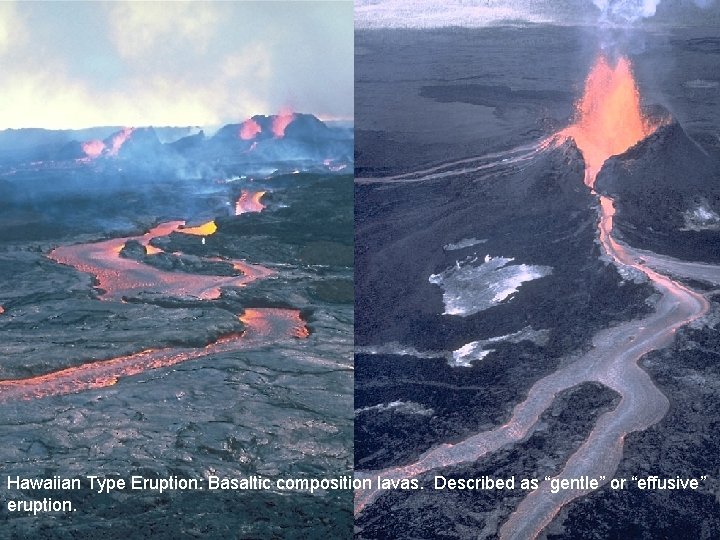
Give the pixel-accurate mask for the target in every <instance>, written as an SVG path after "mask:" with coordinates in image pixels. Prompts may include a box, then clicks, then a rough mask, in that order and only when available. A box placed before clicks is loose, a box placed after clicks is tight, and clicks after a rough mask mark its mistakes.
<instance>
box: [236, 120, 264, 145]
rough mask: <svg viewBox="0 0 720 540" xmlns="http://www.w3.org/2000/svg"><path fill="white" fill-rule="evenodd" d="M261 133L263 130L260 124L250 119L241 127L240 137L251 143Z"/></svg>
mask: <svg viewBox="0 0 720 540" xmlns="http://www.w3.org/2000/svg"><path fill="white" fill-rule="evenodd" d="M261 131H262V128H261V127H260V124H258V123H257V122H256V121H255V120H253V119H252V118H248V119H247V120H245V121H244V122H243V123H242V124H241V125H240V131H239V133H238V136H239V137H240V138H241V139H242V140H243V141H249V140H250V139H254V138H255V137H256V136H257V135H258V133H260V132H261Z"/></svg>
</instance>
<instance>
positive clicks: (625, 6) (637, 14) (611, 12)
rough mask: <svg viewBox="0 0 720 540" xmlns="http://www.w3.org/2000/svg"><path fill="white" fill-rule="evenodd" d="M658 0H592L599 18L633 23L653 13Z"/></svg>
mask: <svg viewBox="0 0 720 540" xmlns="http://www.w3.org/2000/svg"><path fill="white" fill-rule="evenodd" d="M659 3H660V0H593V4H595V5H596V6H597V8H598V9H599V10H600V12H601V13H602V15H601V20H603V21H608V22H615V23H617V22H628V23H633V22H635V21H637V20H639V19H646V18H648V17H652V16H653V15H655V11H656V10H657V6H658V4H659Z"/></svg>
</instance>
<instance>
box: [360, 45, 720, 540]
mask: <svg viewBox="0 0 720 540" xmlns="http://www.w3.org/2000/svg"><path fill="white" fill-rule="evenodd" d="M600 75H602V76H600ZM628 78H630V80H629V81H628V80H627V79H628ZM593 92H601V93H607V95H609V96H610V102H611V104H610V106H609V107H607V106H605V103H604V101H603V100H602V99H599V98H598V96H597V95H592V94H593ZM637 96H638V94H637V90H636V88H635V83H634V80H632V72H631V70H630V66H629V62H628V61H627V60H626V59H624V58H621V59H620V60H619V61H618V63H617V64H616V66H615V67H611V66H610V65H609V63H608V62H607V60H606V59H605V58H603V57H601V58H599V59H598V62H597V63H596V65H595V67H594V68H593V71H592V72H591V74H590V75H589V76H588V80H587V83H586V88H585V95H584V96H583V99H582V100H581V101H580V102H579V104H578V112H579V117H578V118H577V119H576V122H575V123H574V124H573V125H572V126H570V127H569V128H567V129H566V130H564V131H563V132H561V133H560V134H559V136H560V137H559V138H562V137H568V136H570V137H573V138H574V139H575V141H576V143H577V144H578V147H579V148H580V150H581V152H582V153H583V156H584V158H585V161H586V175H585V183H586V184H587V185H588V186H590V187H592V186H593V185H594V182H595V178H596V175H597V173H598V171H599V169H600V167H601V165H602V163H603V162H604V161H605V160H606V159H607V158H608V157H610V156H611V155H612V154H607V155H605V157H604V158H603V159H602V161H600V162H599V163H598V160H599V156H600V152H601V151H605V152H615V153H621V152H622V151H624V150H626V149H627V148H628V147H625V148H617V147H615V143H614V142H613V141H612V140H610V139H615V138H616V134H615V133H612V132H609V133H605V134H602V133H599V132H597V131H594V132H591V133H588V132H586V131H584V130H585V129H591V130H599V129H605V128H603V127H602V126H605V127H606V128H607V127H608V126H610V128H608V129H618V128H620V127H623V126H625V127H626V126H635V132H634V133H631V134H629V135H628V134H623V135H622V138H624V140H625V141H626V143H627V144H629V145H630V146H631V145H632V144H635V143H636V142H638V141H640V140H642V139H643V138H644V137H645V136H647V135H648V134H649V133H651V132H652V130H654V127H651V126H650V124H649V123H648V122H647V121H645V120H644V119H642V122H635V121H634V120H633V119H635V118H642V117H641V113H640V109H639V98H638V97H637ZM589 103H592V106H588V107H584V105H586V104H589ZM625 107H629V109H630V110H625ZM603 114H621V115H623V116H622V117H621V118H629V120H628V123H627V124H623V122H622V119H621V120H618V119H617V118H613V119H603V118H593V117H592V116H593V115H603ZM559 138H558V139H559ZM588 145H589V146H588ZM603 149H604V150H603ZM593 193H594V192H593ZM599 200H600V208H599V217H600V219H599V223H598V237H599V241H600V244H601V246H602V248H603V250H604V251H605V253H606V254H607V255H608V256H609V257H610V258H611V259H612V261H613V263H614V264H616V265H617V266H619V267H627V268H632V269H634V270H636V271H640V272H642V273H643V274H645V275H646V276H647V277H648V279H649V280H650V281H651V282H652V283H653V285H654V286H655V288H656V289H657V290H658V291H659V292H660V293H661V298H660V300H659V301H658V303H657V304H656V306H655V313H653V314H652V315H650V316H648V317H646V318H644V319H640V320H636V321H630V322H626V323H623V324H620V325H618V326H615V327H612V328H608V329H605V330H602V331H600V332H598V333H597V334H596V335H595V336H594V337H593V348H592V349H591V350H590V351H589V352H588V353H586V354H584V355H583V356H581V357H579V358H578V359H576V360H575V361H574V362H572V363H571V364H569V365H568V366H566V367H564V368H562V369H560V370H558V371H556V372H555V373H552V374H550V375H548V376H547V377H544V378H542V379H540V380H539V381H537V382H536V383H535V384H534V385H533V386H532V387H531V388H530V390H529V392H528V396H527V397H526V398H525V400H524V401H523V402H521V403H520V404H518V405H517V406H516V407H515V408H514V409H513V412H512V416H511V418H510V420H509V421H508V422H507V423H506V424H504V425H502V426H500V427H497V428H495V429H493V430H490V431H486V432H482V433H479V434H477V435H473V436H471V437H469V438H468V439H465V440H464V441H461V442H459V443H456V444H442V445H440V446H438V447H435V448H432V449H430V450H428V451H427V452H425V453H423V454H422V455H421V456H420V458H419V459H418V460H417V461H416V462H415V463H411V464H408V465H405V466H400V467H393V468H389V469H385V470H381V471H369V472H356V474H355V476H356V478H374V477H375V476H382V477H383V478H390V479H402V478H416V477H419V476H421V475H423V474H425V473H428V472H430V471H433V470H435V469H441V468H445V467H451V466H456V465H460V464H463V463H469V462H474V461H476V460H477V459H479V458H481V457H482V456H484V455H487V454H489V453H491V452H493V451H495V450H498V449H499V448H501V447H503V446H505V445H508V444H512V443H515V442H518V441H520V440H522V439H523V438H524V437H526V436H527V435H528V434H529V433H530V432H531V430H532V429H533V427H534V426H535V425H536V423H537V422H538V420H539V418H540V416H541V415H542V413H543V412H544V411H545V410H547V409H548V407H550V405H551V404H552V403H553V401H554V399H555V397H556V396H557V395H558V394H559V393H560V392H562V391H564V390H567V389H569V388H572V387H574V386H576V385H578V384H581V383H583V382H586V381H596V382H599V383H601V384H603V385H605V386H607V387H609V388H611V389H613V390H615V391H616V392H618V394H620V396H621V399H620V403H619V404H618V406H617V407H616V408H615V409H614V410H612V411H609V412H607V413H605V414H603V415H602V416H601V417H600V418H599V419H598V421H597V423H596V424H595V426H594V427H593V429H592V431H591V432H590V434H589V435H588V438H587V439H586V440H585V442H584V443H583V444H582V445H581V446H580V447H579V448H578V449H577V450H576V451H575V453H574V454H573V455H571V456H570V458H569V459H568V461H567V462H566V464H565V466H564V468H563V470H562V471H561V472H560V473H559V474H558V475H557V478H567V479H570V478H579V477H581V476H589V477H591V478H595V479H597V480H598V481H599V482H600V484H601V485H602V484H604V483H606V482H608V481H609V480H610V479H611V478H612V476H613V474H614V472H615V471H616V470H617V466H618V464H619V463H620V459H621V458H622V451H623V441H624V438H625V436H626V435H627V434H629V433H632V432H634V431H642V430H645V429H647V428H648V427H649V426H651V425H653V424H655V423H656V422H658V421H659V420H660V419H661V418H663V416H664V415H665V413H666V412H667V409H668V405H669V404H668V401H667V398H666V397H665V396H664V395H663V394H662V392H660V390H659V389H658V388H657V387H656V386H655V385H654V384H653V382H652V380H651V379H650V377H649V376H648V374H647V373H646V372H645V371H644V370H643V369H641V368H640V366H639V365H638V364H637V362H638V360H639V359H640V358H641V357H642V356H643V355H645V354H647V353H648V352H650V351H653V350H657V349H660V348H662V347H665V346H667V345H668V344H669V343H671V341H672V340H673V337H674V334H675V332H676V331H677V329H678V328H680V327H682V326H684V325H686V324H688V323H690V322H692V321H694V320H696V319H698V318H699V317H701V316H703V315H704V314H705V313H707V311H708V310H709V308H710V304H709V302H708V300H707V299H706V298H705V297H704V296H703V295H701V294H699V293H697V292H695V291H693V290H691V289H690V288H688V287H685V286H684V285H681V284H680V283H677V282H676V281H673V280H672V279H670V278H668V277H667V276H665V275H663V274H660V273H659V272H657V271H655V270H652V269H651V268H649V267H663V268H666V269H668V270H670V271H671V272H672V273H674V274H678V275H682V276H685V277H692V278H696V279H702V280H704V281H708V280H709V279H710V278H709V276H711V275H712V279H711V280H715V281H720V267H717V266H716V267H712V266H710V265H701V264H698V263H686V262H683V261H677V260H673V259H670V258H668V257H662V256H658V257H656V256H654V255H653V254H651V253H648V252H645V251H643V252H638V251H636V250H633V249H632V248H631V247H629V246H625V245H623V244H621V243H620V242H618V241H616V240H615V239H613V238H612V229H613V217H614V214H615V209H614V206H613V201H612V199H610V198H609V197H605V196H599ZM713 270H714V271H713ZM601 476H603V477H604V478H605V479H604V481H603V480H601V479H600V477H601ZM373 484H375V482H373ZM589 491H590V490H568V491H559V492H558V493H555V494H553V493H551V491H550V482H547V481H546V482H543V483H541V484H540V487H539V488H538V489H537V490H535V491H533V492H531V493H530V494H528V496H527V497H526V498H525V499H524V500H523V501H522V502H521V503H520V505H519V506H518V507H517V508H516V510H515V511H514V512H513V513H512V514H511V515H510V517H509V518H508V520H507V521H506V522H505V524H504V525H503V526H502V527H501V529H500V538H503V539H516V540H526V539H530V538H536V537H537V536H538V535H539V534H540V532H541V531H542V530H543V529H544V528H545V527H546V526H547V525H548V524H549V523H550V522H551V521H552V519H553V518H554V517H555V516H556V515H557V513H558V512H559V511H560V509H561V508H562V507H563V506H564V505H566V504H567V503H569V502H570V501H572V500H574V499H576V498H578V497H581V496H582V495H585V494H587V493H589ZM380 494H381V491H379V490H377V489H375V488H373V489H370V490H357V491H356V492H355V514H356V515H357V514H358V513H360V512H362V510H363V509H364V508H365V507H366V506H367V505H369V504H371V503H372V502H373V501H374V500H375V499H376V498H377V497H378V496H379V495H380Z"/></svg>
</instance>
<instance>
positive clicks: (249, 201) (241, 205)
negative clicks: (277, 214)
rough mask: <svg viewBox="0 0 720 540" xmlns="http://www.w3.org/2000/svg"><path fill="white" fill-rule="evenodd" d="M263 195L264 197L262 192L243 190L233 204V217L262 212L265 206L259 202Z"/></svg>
mask: <svg viewBox="0 0 720 540" xmlns="http://www.w3.org/2000/svg"><path fill="white" fill-rule="evenodd" d="M263 195H265V192H264V191H246V190H244V189H243V190H242V192H241V193H240V197H239V198H238V200H237V201H236V202H235V215H236V216H239V215H240V214H247V213H249V212H262V211H263V209H264V208H265V205H264V204H263V203H262V202H260V200H261V199H262V198H263Z"/></svg>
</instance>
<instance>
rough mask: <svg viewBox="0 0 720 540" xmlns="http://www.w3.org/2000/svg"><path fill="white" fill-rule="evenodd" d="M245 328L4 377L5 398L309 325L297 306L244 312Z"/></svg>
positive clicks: (125, 373) (82, 384)
mask: <svg viewBox="0 0 720 540" xmlns="http://www.w3.org/2000/svg"><path fill="white" fill-rule="evenodd" d="M240 320H241V321H242V322H243V323H244V325H245V329H244V331H243V332H242V333H239V332H238V333H233V334H228V335H225V336H221V337H220V338H219V339H218V340H217V341H215V342H213V343H210V344H209V345H206V346H205V347H201V348H195V349H192V348H182V347H165V348H162V349H148V350H145V351H141V352H138V353H134V354H128V355H125V356H119V357H116V358H111V359H109V360H100V361H97V362H90V363H87V364H82V365H80V366H76V367H71V368H67V369H63V370H60V371H55V372H52V373H47V374H45V375H39V376H37V377H31V378H28V379H14V380H5V381H0V403H5V402H8V401H13V400H27V399H37V398H42V397H48V396H58V395H63V394H72V393H76V392H80V391H83V390H91V389H93V388H104V387H107V386H112V385H114V384H115V383H117V381H118V380H119V379H120V378H123V377H129V376H132V375H138V374H140V373H144V372H146V371H149V370H153V369H160V368H167V367H170V366H174V365H176V364H179V363H181V362H186V361H188V360H193V359H195V358H201V357H203V356H207V355H209V354H220V353H228V352H234V351H239V350H244V349H248V348H251V347H258V346H262V345H263V344H266V343H272V342H273V341H277V340H279V339H283V338H286V337H296V338H304V337H307V335H308V331H307V328H306V326H305V323H304V322H303V320H302V319H301V318H300V312H299V311H298V310H296V309H278V308H255V309H248V310H245V313H244V314H243V315H241V316H240Z"/></svg>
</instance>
